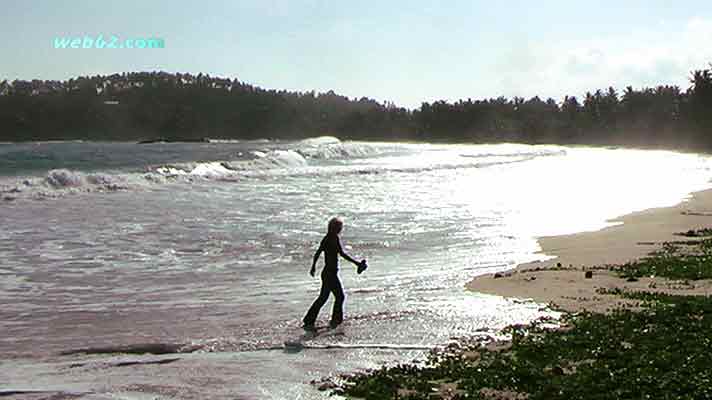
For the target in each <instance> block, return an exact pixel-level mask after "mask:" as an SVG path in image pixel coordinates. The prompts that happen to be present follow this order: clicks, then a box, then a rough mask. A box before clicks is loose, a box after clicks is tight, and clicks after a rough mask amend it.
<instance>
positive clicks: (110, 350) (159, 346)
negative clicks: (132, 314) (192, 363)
mask: <svg viewBox="0 0 712 400" xmlns="http://www.w3.org/2000/svg"><path fill="white" fill-rule="evenodd" d="M192 350H193V349H192V348H188V347H187V346H185V345H183V344H172V343H142V344H133V345H127V346H110V347H90V348H87V349H78V350H67V351H63V352H61V353H59V355H61V356H70V355H74V354H157V355H159V354H175V353H190V352H191V351H192Z"/></svg>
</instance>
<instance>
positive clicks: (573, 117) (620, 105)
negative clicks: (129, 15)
mask: <svg viewBox="0 0 712 400" xmlns="http://www.w3.org/2000/svg"><path fill="white" fill-rule="evenodd" d="M690 83H691V86H690V87H689V88H687V89H686V90H685V89H681V88H679V87H676V86H658V87H655V88H642V89H640V90H636V89H633V88H632V87H627V88H626V89H625V91H624V92H623V93H618V92H617V91H616V90H615V89H613V88H608V89H607V90H596V91H594V92H592V93H587V94H586V96H585V97H584V98H583V99H582V100H581V101H579V99H577V98H576V97H574V96H566V97H565V98H564V99H563V100H562V101H560V102H557V101H556V100H554V99H547V100H542V99H540V98H539V97H533V98H531V99H528V100H527V99H524V98H520V97H515V98H513V99H507V98H504V97H499V98H496V99H482V100H471V99H467V100H460V101H458V102H455V103H449V102H445V101H436V102H434V103H423V104H422V105H421V106H420V107H419V108H418V109H416V110H407V109H405V108H402V107H398V106H396V105H395V104H392V103H389V102H386V103H384V104H382V103H379V102H377V101H375V100H372V99H369V98H366V97H363V98H360V99H355V98H354V99H349V98H347V97H345V96H340V95H338V94H336V93H334V92H333V91H329V92H327V93H314V92H313V91H312V92H305V93H301V92H287V91H277V90H265V89H261V88H258V87H255V86H252V85H249V84H246V83H244V82H239V81H238V80H237V79H226V78H219V77H211V76H209V75H203V74H198V75H197V76H195V75H191V74H181V73H176V74H170V73H166V72H138V73H123V74H113V75H108V76H93V77H79V78H77V79H70V80H68V81H64V82H60V81H42V80H32V81H20V80H15V81H12V82H8V81H0V127H2V129H0V132H2V134H0V141H23V140H49V139H55V140H60V139H61V140H68V139H86V140H145V139H148V140H151V139H155V138H162V139H163V140H166V141H176V140H188V141H199V140H201V139H202V138H205V137H209V138H225V139H249V138H265V137H267V138H283V139H299V138H303V137H309V136H317V135H335V136H338V137H340V138H344V139H362V140H370V139H378V140H425V141H442V142H470V143H484V142H490V143H491V142H503V141H509V142H521V143H558V144H587V145H614V146H615V145H625V146H637V147H666V148H684V149H696V150H709V149H711V148H712V135H710V133H711V132H712V113H710V111H709V110H710V109H712V66H711V67H710V69H704V70H698V71H693V72H692V75H691V77H690Z"/></svg>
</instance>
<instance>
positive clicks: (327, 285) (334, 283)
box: [303, 218, 366, 330]
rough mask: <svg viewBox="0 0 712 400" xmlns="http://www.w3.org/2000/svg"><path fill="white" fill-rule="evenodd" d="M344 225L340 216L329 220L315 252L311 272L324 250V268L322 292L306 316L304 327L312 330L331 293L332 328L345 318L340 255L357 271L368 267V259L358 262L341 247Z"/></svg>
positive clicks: (314, 270)
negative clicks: (340, 276) (332, 307)
mask: <svg viewBox="0 0 712 400" xmlns="http://www.w3.org/2000/svg"><path fill="white" fill-rule="evenodd" d="M343 227H344V223H343V222H341V220H340V219H338V218H332V219H331V220H330V221H329V228H328V232H327V234H326V236H324V238H323V239H322V240H321V244H320V245H319V249H318V250H317V251H316V253H315V254H314V261H313V262H312V267H311V270H310V271H309V274H311V276H314V273H315V272H316V262H317V260H318V259H319V256H320V255H321V253H322V252H324V259H325V263H324V269H322V270H321V292H320V293H319V297H317V298H316V300H314V304H312V306H311V308H309V311H308V312H307V315H305V316H304V319H303V322H304V329H308V330H312V329H314V323H315V322H316V317H317V315H318V314H319V310H320V309H321V307H322V306H323V305H324V304H325V303H326V301H327V300H328V299H329V294H330V293H333V294H334V297H335V300H334V311H333V313H332V315H331V322H330V323H329V326H330V327H331V328H335V327H337V326H338V325H339V324H341V322H343V320H344V311H343V307H344V300H345V296H344V289H343V288H342V287H341V281H340V280H339V275H338V272H339V256H342V257H344V258H345V259H347V260H348V261H350V262H352V263H353V264H355V265H356V266H357V267H358V270H357V272H358V273H359V274H360V273H361V272H363V271H364V270H365V269H366V260H362V261H361V262H358V261H356V260H354V259H353V258H351V256H349V255H348V254H346V253H345V252H344V249H343V248H342V247H341V241H340V240H339V234H340V233H341V230H342V229H343Z"/></svg>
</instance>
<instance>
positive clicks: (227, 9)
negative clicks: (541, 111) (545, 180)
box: [0, 0, 712, 108]
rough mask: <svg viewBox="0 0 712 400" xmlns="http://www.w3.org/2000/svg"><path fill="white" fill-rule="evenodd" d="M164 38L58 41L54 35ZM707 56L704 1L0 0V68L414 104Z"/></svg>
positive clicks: (670, 77) (665, 70) (639, 71)
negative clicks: (198, 77) (127, 42)
mask: <svg viewBox="0 0 712 400" xmlns="http://www.w3.org/2000/svg"><path fill="white" fill-rule="evenodd" d="M99 34H102V35H103V36H104V37H108V36H111V35H116V36H117V37H118V38H120V39H121V40H123V39H128V38H146V37H159V38H163V39H164V40H165V46H166V47H165V48H164V49H55V48H54V38H55V37H58V36H59V37H83V36H85V35H87V36H90V37H96V36H98V35H99ZM709 62H712V1H709V0H699V1H698V0H687V1H674V0H665V1H663V0H641V1H638V0H629V1H626V0H616V1H608V0H596V1H588V2H582V1H577V0H568V1H558V0H551V1H547V0H541V1H538V2H535V1H513V0H510V1H492V0H489V1H479V0H470V1H460V0H448V1H429V2H425V1H415V0H393V1H387V0H379V1H370V0H367V1H364V0H359V1H350V2H343V1H333V0H332V1H320V0H305V1H285V0H254V1H252V0H250V1H247V0H243V1H240V0H235V1H229V0H216V1H210V0H205V1H200V2H187V1H178V0H174V1H164V2H161V1H153V2H148V1H146V0H124V1H104V2H102V1H96V0H92V1H89V0H74V1H59V0H54V1H53V0H27V1H22V0H0V79H10V80H11V79H16V78H19V79H33V78H38V79H67V78H70V77H74V76H78V75H95V74H109V73H113V72H127V71H152V70H163V71H168V72H191V73H196V74H197V73H198V72H203V73H208V74H210V75H219V76H225V77H231V78H237V79H238V80H240V81H244V82H248V83H252V84H256V85H258V86H261V87H265V88H275V89H288V90H299V91H306V90H316V91H327V90H330V89H331V90H334V91H336V92H337V93H340V94H344V95H347V96H349V97H361V96H367V97H371V98H374V99H376V100H378V101H386V100H388V101H393V102H395V103H397V104H399V105H403V106H407V107H410V108H413V107H417V106H419V105H420V103H421V102H422V101H434V100H438V99H444V100H457V99H461V98H462V99H466V98H468V97H470V98H473V99H479V98H484V97H496V96H500V95H504V96H508V97H511V96H514V95H518V96H523V97H531V96H534V95H539V96H541V97H550V96H551V97H554V98H555V99H557V100H561V98H562V97H563V96H564V95H565V94H574V95H581V94H583V93H584V92H585V91H586V90H593V89H596V88H604V87H608V86H610V85H613V86H614V87H616V88H619V89H622V88H624V87H625V86H626V85H632V86H634V87H641V86H650V85H656V84H662V83H665V84H677V85H680V86H682V87H683V88H687V87H688V83H687V80H686V78H687V76H688V75H689V71H690V70H692V69H700V68H703V67H706V66H707V65H708V63H709Z"/></svg>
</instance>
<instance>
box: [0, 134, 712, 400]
mask: <svg viewBox="0 0 712 400" xmlns="http://www.w3.org/2000/svg"><path fill="white" fill-rule="evenodd" d="M711 167H712V159H711V158H710V157H709V156H706V155H699V154H689V153H687V154H683V153H675V152H669V151H650V150H630V149H603V148H585V147H562V146H550V145H538V146H530V145H521V144H493V145H462V144H457V145H455V144H452V145H447V144H424V143H375V142H352V141H341V140H339V139H337V138H333V137H319V138H313V139H307V140H302V141H270V140H256V141H211V142H210V143H153V144H132V143H94V142H35V143H4V144H0V260H2V262H1V263H0V301H1V304H2V306H1V307H0V332H2V333H1V334H0V393H2V392H3V391H4V392H11V391H39V392H44V393H53V392H62V393H65V394H71V395H76V396H77V398H82V399H85V398H86V399H235V398H239V399H243V398H244V399H321V398H327V397H329V393H328V391H320V390H318V389H319V388H318V387H319V385H320V382H322V380H323V379H328V378H330V377H331V378H334V379H337V377H338V375H339V374H343V373H351V372H356V371H361V370H365V369H369V368H377V367H379V366H382V365H393V364H396V363H402V362H408V361H413V360H415V361H418V360H422V359H423V358H424V357H425V356H426V355H427V353H428V351H429V349H431V348H433V347H436V346H443V345H446V344H448V343H450V342H451V341H453V340H457V338H461V337H471V336H477V335H497V332H498V331H499V330H500V329H502V328H504V327H506V326H507V325H510V324H515V323H526V322H529V321H532V320H534V319H536V318H540V317H542V316H550V317H556V316H557V315H558V314H557V313H556V312H553V311H551V310H548V309H546V308H545V307H544V306H542V305H539V304H534V303H531V302H526V301H515V300H512V299H503V298H500V297H497V296H488V295H483V294H478V293H472V292H469V291H467V290H466V289H465V284H466V283H467V282H468V281H469V280H471V279H472V278H473V277H474V276H477V275H480V274H485V273H492V272H498V271H504V270H507V269H511V268H513V267H514V266H515V265H517V264H519V263H522V262H528V261H533V260H546V259H547V256H546V255H542V254H537V252H538V251H539V250H540V249H539V247H538V245H537V242H536V238H537V237H540V236H550V235H560V234H567V233H574V232H580V231H590V230H597V229H601V228H603V227H605V226H608V225H610V224H611V223H610V222H608V220H609V219H611V218H613V217H616V216H619V215H623V214H626V213H630V212H633V211H637V210H643V209H647V208H652V207H661V206H668V205H673V204H676V203H678V202H680V201H681V200H683V199H685V198H686V196H687V195H688V194H689V193H691V192H693V191H697V190H702V189H706V188H709V187H710V186H712V184H710V178H712V172H711V170H710V168H711ZM334 216H339V217H341V218H342V219H343V221H344V224H345V227H344V231H343V233H342V243H343V244H344V245H345V249H346V251H347V252H348V253H349V254H351V255H352V256H353V257H354V258H356V259H359V260H360V259H362V258H365V259H367V260H368V264H369V268H368V270H367V271H366V272H364V273H363V274H361V275H358V274H356V272H355V269H356V268H355V266H353V265H351V264H349V263H348V262H346V261H345V260H342V261H341V265H340V276H341V279H342V282H343V285H344V287H345V291H346V296H347V298H346V304H345V318H346V320H345V323H344V325H343V326H342V327H341V328H339V330H337V331H335V332H329V333H327V334H325V335H321V336H319V337H317V338H315V339H314V340H310V341H306V342H303V343H302V347H300V348H285V347H284V342H285V341H289V340H294V339H295V338H298V337H299V336H300V334H301V329H300V326H301V318H302V317H303V316H304V313H305V312H306V310H307V309H308V307H309V306H310V304H311V302H312V301H313V300H314V299H315V297H316V296H317V295H318V292H319V287H320V281H319V278H318V274H317V277H316V278H312V277H311V276H309V274H308V272H309V267H310V265H311V258H312V256H313V254H314V251H315V250H316V249H317V247H318V244H319V241H320V239H321V237H322V236H323V235H324V234H325V232H326V226H327V222H328V220H329V219H330V218H331V217H334ZM322 265H323V258H322V260H320V261H319V263H318V266H319V267H321V266H322ZM330 311H331V301H330V302H329V303H327V305H326V306H325V307H324V308H323V309H322V311H321V314H320V316H319V320H320V324H326V323H327V321H328V319H329V314H330ZM141 346H146V347H151V348H154V349H162V351H161V353H163V354H158V355H150V354H125V353H117V352H114V351H113V350H116V349H117V348H121V347H123V350H124V351H126V350H127V349H135V350H137V351H138V350H140V348H141ZM87 349H88V350H89V353H90V354H83V353H75V352H76V351H78V350H87ZM139 352H140V351H139ZM313 381H315V382H317V384H313V383H312V382H313Z"/></svg>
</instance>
